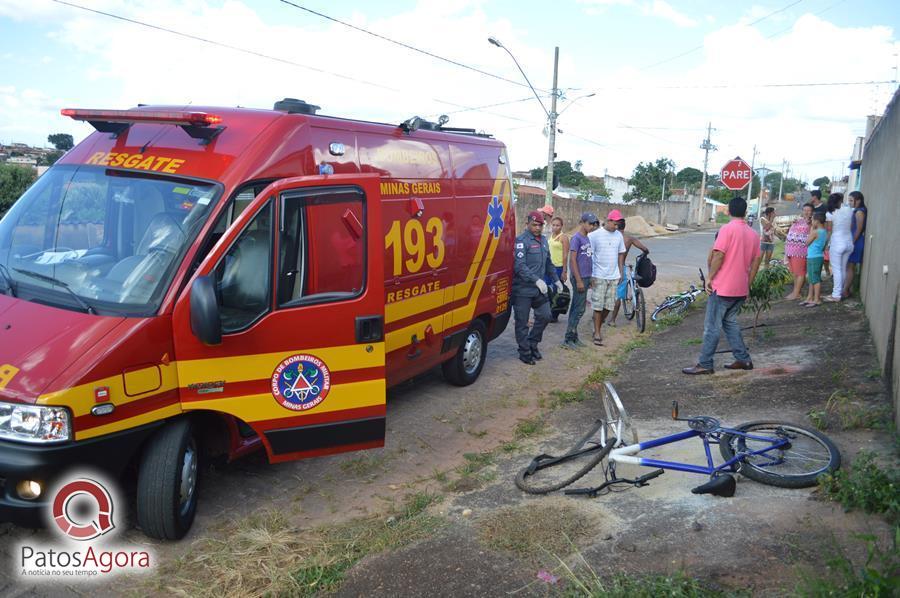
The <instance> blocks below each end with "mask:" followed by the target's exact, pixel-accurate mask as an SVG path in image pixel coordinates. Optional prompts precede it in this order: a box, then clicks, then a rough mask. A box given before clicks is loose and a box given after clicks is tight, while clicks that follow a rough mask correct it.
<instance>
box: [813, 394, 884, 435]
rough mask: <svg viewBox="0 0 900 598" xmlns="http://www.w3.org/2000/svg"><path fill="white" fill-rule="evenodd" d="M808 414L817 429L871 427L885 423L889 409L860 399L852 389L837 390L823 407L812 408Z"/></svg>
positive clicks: (882, 425) (879, 426)
mask: <svg viewBox="0 0 900 598" xmlns="http://www.w3.org/2000/svg"><path fill="white" fill-rule="evenodd" d="M808 415H809V419H810V420H811V421H812V423H813V425H814V426H815V427H816V428H818V429H819V430H828V429H838V430H856V429H860V428H864V429H872V428H881V427H884V426H885V425H887V423H888V422H889V421H890V417H891V409H890V407H889V406H887V405H873V404H871V403H866V402H864V401H860V400H859V399H857V397H856V394H855V393H853V392H852V391H843V390H837V391H835V392H833V393H832V394H831V396H830V397H828V401H827V402H826V403H825V407H824V408H823V409H814V410H812V411H810V412H809V413H808Z"/></svg>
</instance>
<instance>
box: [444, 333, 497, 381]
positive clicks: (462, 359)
mask: <svg viewBox="0 0 900 598" xmlns="http://www.w3.org/2000/svg"><path fill="white" fill-rule="evenodd" d="M487 345H488V341H487V328H486V327H485V325H484V322H482V321H481V320H475V321H473V322H472V325H471V326H469V329H468V330H466V334H465V336H464V337H463V342H462V344H461V345H460V346H459V349H458V350H457V351H456V354H455V355H454V356H453V357H451V358H450V359H448V360H447V361H445V362H444V363H442V364H441V370H442V371H443V372H444V378H446V379H447V381H448V382H449V383H450V384H453V385H454V386H468V385H470V384H472V383H473V382H475V381H476V380H478V376H480V375H481V370H483V369H484V362H485V360H487ZM476 352H477V360H476V359H474V358H475V357H476V355H475V353H476Z"/></svg>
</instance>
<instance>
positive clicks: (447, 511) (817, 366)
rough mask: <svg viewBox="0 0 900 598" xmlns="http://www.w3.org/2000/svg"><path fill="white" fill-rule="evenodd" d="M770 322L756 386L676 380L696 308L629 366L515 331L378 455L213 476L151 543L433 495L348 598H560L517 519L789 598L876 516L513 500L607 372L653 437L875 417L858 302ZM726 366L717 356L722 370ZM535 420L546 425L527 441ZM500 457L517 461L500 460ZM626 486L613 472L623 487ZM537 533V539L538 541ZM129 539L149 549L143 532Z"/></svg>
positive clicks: (421, 396) (683, 497) (630, 335)
mask: <svg viewBox="0 0 900 598" xmlns="http://www.w3.org/2000/svg"><path fill="white" fill-rule="evenodd" d="M684 286H685V281H682V280H674V279H660V280H659V281H658V282H657V284H656V285H654V287H652V288H651V289H648V290H649V291H650V293H648V295H649V300H650V306H651V307H652V306H653V305H655V303H656V302H657V301H659V300H660V299H661V298H662V297H663V296H664V295H665V294H667V293H669V292H672V291H673V290H674V289H676V288H678V289H680V288H682V287H684ZM763 320H764V321H765V322H766V323H767V325H768V326H767V327H766V328H764V329H761V331H760V334H759V337H758V338H757V339H755V340H753V339H750V338H749V337H748V341H749V343H748V344H750V347H751V353H752V354H753V359H754V363H755V364H756V369H755V370H754V371H752V372H728V371H727V370H720V371H717V373H716V374H715V375H714V376H710V377H701V378H688V377H686V376H683V375H682V374H681V373H680V369H681V368H682V367H684V366H687V365H692V364H693V363H694V361H695V360H696V353H697V350H698V346H697V345H696V344H695V343H696V340H697V339H698V338H699V337H700V336H701V334H702V313H701V311H700V310H694V311H693V312H691V313H689V315H688V317H687V318H686V319H685V321H684V322H683V323H681V324H680V325H678V326H674V327H671V328H669V329H666V330H664V331H662V332H655V333H653V334H652V335H650V331H649V330H648V333H647V335H644V336H649V337H650V338H651V339H652V340H651V341H650V343H649V346H644V347H640V348H637V349H635V350H634V351H632V352H630V353H629V354H628V356H627V359H625V360H624V362H622V361H620V360H619V359H618V355H619V354H620V353H621V352H622V350H623V348H625V347H626V346H627V345H628V344H629V343H631V346H634V342H633V341H634V339H635V338H637V337H638V334H637V332H636V330H635V328H634V326H633V325H631V324H627V325H626V323H624V322H623V319H622V318H621V316H620V322H619V326H618V327H617V328H615V329H609V330H607V342H606V343H605V344H606V346H605V347H603V348H599V349H598V348H596V347H593V346H589V347H586V348H584V349H581V350H578V351H568V350H564V349H562V348H559V347H558V344H559V342H560V341H561V338H562V335H563V333H564V329H565V323H564V318H563V320H562V321H561V322H560V323H557V324H551V325H550V326H549V327H548V330H547V334H546V335H545V340H544V343H543V344H542V350H543V353H544V355H545V358H544V360H543V361H542V362H540V364H539V365H538V366H534V367H530V366H526V365H524V364H520V363H519V362H518V360H517V359H516V357H515V345H514V340H513V338H512V337H513V335H512V326H511V325H510V327H509V328H508V330H507V331H506V333H504V335H502V336H501V337H500V338H499V339H497V341H495V342H494V343H492V344H491V345H490V346H489V349H488V362H487V366H486V368H485V371H484V374H483V375H482V377H481V378H480V379H479V380H478V382H476V383H475V384H474V385H472V386H470V387H468V388H466V389H456V388H453V387H449V386H448V385H446V384H445V383H444V382H443V380H441V379H440V375H439V374H430V375H428V376H423V377H420V378H418V379H416V380H413V381H410V382H408V383H406V384H403V385H401V386H400V387H397V388H394V389H392V390H391V391H390V392H389V397H388V431H387V444H386V446H385V448H383V449H379V450H373V451H368V452H365V453H357V454H346V455H337V456H334V457H327V458H321V459H313V460H308V461H302V462H298V463H287V464H280V465H274V466H271V465H267V464H266V463H265V459H264V457H263V456H262V455H257V456H253V457H250V458H247V459H244V460H242V461H238V462H236V463H234V464H231V465H227V466H223V467H219V468H217V469H215V470H213V471H210V472H208V473H207V475H206V476H205V478H204V480H203V495H202V498H201V504H200V510H199V511H198V517H197V521H196V523H195V525H194V528H193V529H192V531H191V533H190V535H189V536H188V537H187V538H186V539H185V540H184V541H182V542H179V543H174V544H159V543H153V542H149V544H150V545H151V546H152V547H153V548H154V549H155V551H156V553H157V555H158V556H159V557H161V559H162V560H163V561H165V562H170V561H172V560H174V559H177V558H178V557H180V556H183V555H185V554H189V553H191V552H192V551H193V550H195V548H196V547H197V546H198V544H197V542H198V541H203V540H204V539H208V538H223V537H224V536H226V535H227V534H228V533H229V532H230V530H231V529H232V526H233V523H234V522H236V521H241V520H243V519H245V518H247V517H248V516H250V515H253V514H255V513H258V512H260V511H262V510H271V511H278V512H280V513H282V514H284V515H285V516H286V517H287V518H288V520H289V521H290V523H291V525H294V526H296V527H297V528H298V529H301V530H305V529H312V528H316V527H319V526H322V525H331V524H335V525H339V524H342V523H344V522H347V521H350V520H354V519H356V518H360V517H364V516H369V515H373V514H382V513H387V512H388V511H389V510H390V509H391V508H392V507H394V506H396V505H397V504H398V503H399V502H400V501H402V500H403V498H404V497H405V496H407V495H409V494H410V493H415V492H429V493H435V494H438V495H440V496H441V497H442V498H443V500H442V502H440V503H439V504H438V505H436V506H434V507H431V509H429V510H430V511H431V512H433V513H434V514H435V515H436V516H439V517H441V518H443V519H444V520H445V521H446V523H447V525H445V526H443V527H442V528H441V529H442V531H440V532H439V533H435V534H434V535H432V536H431V537H428V538H426V539H425V540H423V541H420V542H417V543H415V544H412V545H409V546H403V547H400V548H394V549H392V550H388V551H382V552H380V553H377V554H372V555H371V556H369V557H367V558H364V559H363V560H361V561H360V562H359V563H358V564H356V565H355V566H353V567H351V568H350V569H349V570H348V571H347V572H346V574H345V575H344V579H343V582H342V583H341V584H340V586H339V588H338V590H337V593H338V594H339V595H345V596H419V595H425V594H429V595H439V596H445V595H446V596H450V595H453V596H460V595H479V596H487V595H504V594H507V593H508V592H511V591H516V592H517V593H519V594H522V595H545V594H546V592H547V591H548V589H550V588H548V587H547V586H546V584H544V582H539V581H536V574H537V571H538V569H539V568H542V567H546V566H548V565H547V564H546V563H547V559H548V558H550V554H549V553H548V552H547V551H539V554H537V555H535V554H524V553H522V552H521V551H517V550H516V549H510V548H508V546H509V545H510V544H509V543H506V544H504V542H502V540H503V534H504V533H505V532H504V531H503V528H502V526H500V527H499V528H496V529H499V531H496V529H495V532H494V536H490V535H486V534H485V531H484V530H485V529H488V528H490V527H491V526H490V525H489V524H491V522H492V521H494V520H496V519H497V518H499V517H501V516H506V515H509V514H511V513H515V512H516V510H517V509H519V510H525V511H534V512H538V511H540V512H541V513H544V514H545V515H546V514H547V513H549V514H550V515H546V516H547V517H549V519H553V518H554V517H556V518H557V519H562V520H565V521H569V520H572V521H578V522H580V524H579V526H578V527H577V529H574V530H573V535H572V542H571V543H566V544H563V545H562V546H561V547H560V546H559V544H558V542H559V538H558V537H554V538H546V544H547V545H548V546H555V547H556V548H555V549H554V552H553V555H555V556H558V557H560V558H562V559H565V560H569V561H571V559H572V558H573V555H575V554H580V555H581V556H582V557H583V558H584V559H585V560H586V561H587V562H588V563H590V564H591V566H592V567H594V568H595V569H596V570H597V571H598V572H602V573H605V572H609V571H625V572H648V571H660V572H671V571H676V570H684V571H686V572H687V573H688V574H690V575H693V576H698V577H701V578H704V579H707V580H712V581H714V582H716V583H718V584H721V585H723V586H726V587H730V588H741V587H748V588H752V589H754V590H755V591H758V592H760V593H768V592H772V593H781V592H785V591H787V590H789V589H790V588H792V587H793V583H794V581H795V580H796V576H797V572H798V570H799V568H802V567H806V566H808V567H819V566H821V563H822V562H823V559H824V558H826V556H827V555H828V549H829V547H830V546H833V545H834V543H835V542H843V541H844V540H847V541H848V544H849V543H850V542H849V538H850V536H851V534H852V533H854V532H858V531H874V532H875V533H878V534H879V535H884V534H886V533H887V532H888V528H887V526H886V525H885V524H884V523H883V522H881V521H880V520H879V519H878V518H869V517H863V516H860V515H858V514H854V513H849V514H845V513H843V512H842V510H841V508H840V507H839V506H836V505H835V504H833V503H829V502H825V501H821V500H818V499H817V498H816V495H815V493H814V492H813V491H811V490H783V489H778V488H772V487H768V486H763V485H761V484H757V483H755V482H751V481H748V480H743V479H741V480H739V484H738V490H737V494H736V495H735V497H734V498H731V499H722V498H713V497H709V496H696V495H693V494H691V493H690V488H692V487H693V486H695V485H698V484H700V483H702V482H703V481H704V480H703V479H701V478H700V476H691V475H689V474H680V473H677V472H668V473H666V474H665V475H663V476H661V477H660V478H657V479H655V480H654V481H653V482H651V485H650V486H648V487H645V488H642V489H630V490H628V491H627V492H622V493H617V494H613V495H609V496H605V497H601V498H597V499H585V498H575V497H565V496H562V495H550V496H547V497H532V496H529V495H525V494H524V493H522V492H520V491H519V490H518V489H517V488H516V487H515V486H514V484H513V478H514V476H515V472H516V471H517V470H518V469H520V468H521V467H522V466H524V465H525V464H526V463H527V462H528V461H529V460H530V457H531V455H533V454H535V453H537V452H553V451H559V450H560V449H562V448H564V447H565V446H567V445H568V444H571V442H572V439H573V438H574V437H575V436H576V435H578V434H579V433H580V432H581V431H582V430H584V429H585V427H586V425H587V424H588V423H589V422H591V421H593V420H594V419H595V418H596V417H598V416H599V411H598V409H599V408H600V405H599V402H598V401H597V400H596V399H595V398H589V399H587V400H584V401H582V402H573V403H569V404H566V405H564V406H562V407H559V408H557V409H550V407H549V406H548V401H549V400H550V399H552V398H553V396H552V394H551V393H552V392H553V391H572V390H574V389H576V388H578V387H579V386H581V384H582V382H583V381H584V380H585V379H586V378H587V377H588V376H589V375H590V374H591V373H593V372H595V371H596V370H597V369H598V368H607V369H606V370H605V373H607V374H610V375H612V374H615V375H614V376H613V377H612V378H611V379H612V381H613V383H614V384H615V385H616V388H617V389H618V391H619V394H620V395H621V397H622V399H623V401H624V403H625V405H626V407H627V408H628V409H629V411H630V412H631V413H632V415H633V417H634V419H635V421H636V423H637V426H638V428H639V431H640V433H641V437H642V438H649V437H652V436H654V435H657V434H665V433H672V432H677V431H681V430H683V429H684V428H683V426H682V425H680V424H679V423H678V422H673V421H671V420H670V419H669V410H670V405H671V401H672V400H673V399H677V400H678V401H679V402H680V404H681V409H682V413H683V414H697V413H704V414H709V415H714V416H716V417H719V418H720V419H722V420H723V422H727V423H739V422H743V421H749V420H753V419H760V418H763V417H770V416H771V417H777V418H779V419H783V420H787V421H794V422H797V423H802V424H807V425H809V419H808V418H807V416H806V414H807V412H808V411H809V410H810V409H814V408H818V409H821V408H822V407H823V406H824V403H825V402H826V400H827V399H828V397H829V396H830V395H831V393H832V392H833V391H834V390H836V389H846V388H850V389H854V390H855V391H856V392H857V394H858V396H860V397H861V398H863V399H864V400H866V401H869V402H871V403H872V404H876V403H877V404H882V403H884V402H885V401H886V395H885V392H884V389H883V388H882V386H881V382H880V381H879V380H872V379H871V377H868V376H866V372H871V370H872V369H873V368H877V362H876V359H875V356H874V349H873V347H872V345H871V342H870V341H869V335H868V330H867V327H866V322H865V318H864V315H863V313H862V311H861V310H860V309H859V308H858V305H857V304H855V303H853V302H850V303H845V304H840V305H829V306H823V307H821V308H818V309H816V310H803V309H801V308H798V307H796V306H795V305H791V304H787V303H781V304H778V305H776V307H775V310H774V311H773V312H772V313H770V314H766V315H765V316H764V317H763ZM588 330H589V328H588V323H587V320H586V319H585V320H584V321H583V322H582V330H581V335H582V337H583V338H590V333H589V332H588ZM727 357H730V356H727V355H723V356H720V358H719V359H717V366H720V367H721V365H722V364H723V363H724V362H725V361H724V360H725V359H726V358H727ZM536 418H542V419H541V420H540V421H542V422H543V424H544V425H543V426H537V425H535V426H534V429H533V430H532V429H531V427H530V426H531V424H532V423H533V422H535V421H538V420H537V419H536ZM829 435H831V437H832V438H833V440H835V442H836V443H837V444H838V446H839V447H840V449H841V451H842V453H843V455H844V459H845V462H849V461H850V460H851V459H852V456H853V455H854V454H855V453H856V452H857V451H858V450H859V449H861V448H867V449H871V450H879V451H887V450H889V446H890V438H889V437H888V435H887V434H886V433H882V432H872V431H861V430H853V431H849V432H836V433H832V432H829ZM501 446H505V447H506V448H507V449H508V450H499V447H501ZM683 446H685V445H678V447H679V448H678V449H677V450H676V452H675V453H672V452H668V453H666V455H667V456H677V457H684V458H691V457H693V458H698V459H699V458H702V450H700V452H698V449H697V447H695V446H691V447H686V448H681V447H683ZM484 453H490V454H491V455H492V457H491V459H490V461H489V462H488V463H487V464H486V465H485V466H484V467H482V468H481V469H480V470H479V471H478V475H472V476H468V475H464V474H460V471H461V467H465V466H466V465H467V464H469V463H470V461H471V456H472V455H473V454H474V455H478V454H484ZM599 471H600V470H599V468H598V469H597V470H596V471H595V472H592V473H591V474H589V475H588V476H587V477H586V478H585V479H584V481H585V485H587V484H588V483H590V482H597V480H598V478H597V476H598V475H602V474H599V473H598V472H599ZM630 473H631V472H630V471H629V470H627V469H625V468H622V469H621V470H620V474H622V475H629V474H630ZM601 481H602V480H601ZM548 507H549V508H548ZM549 519H548V521H549ZM557 523H558V522H557ZM547 529H556V528H555V527H553V526H548V528H547ZM42 533H43V532H31V531H27V530H20V529H15V528H11V527H9V526H0V562H3V563H10V562H11V559H12V555H11V552H10V551H11V550H12V546H13V544H14V543H15V542H16V541H19V540H22V539H23V538H28V537H30V536H32V535H33V534H42ZM536 533H537V534H538V535H540V529H538V530H537V531H536ZM557 536H558V535H557ZM498 539H499V540H501V541H499V542H498V541H497V540H498ZM122 540H123V541H124V542H129V543H131V542H133V543H138V544H145V545H146V544H148V540H147V539H146V538H144V537H143V536H142V535H141V534H140V532H139V531H138V530H135V529H131V530H129V531H127V532H126V533H125V534H124V536H123V538H122ZM539 540H540V538H539ZM539 544H540V542H539ZM498 546H499V547H498ZM504 546H506V547H504ZM553 560H554V559H553V558H550V563H551V564H552V563H553ZM760 563H762V564H763V566H762V567H760V566H759V565H760ZM10 574H11V571H9V570H8V569H7V568H5V567H4V569H3V570H0V594H2V595H29V596H30V595H60V594H66V593H75V594H80V593H82V592H83V588H62V587H54V588H48V587H46V586H39V587H30V586H23V585H21V584H17V583H15V582H14V581H13V579H12V578H11V575H10ZM132 588H133V586H132V584H131V582H130V581H127V580H126V581H122V582H120V583H118V584H117V585H116V586H113V587H105V588H96V589H94V590H92V591H91V593H92V594H95V595H114V594H118V593H121V592H126V591H129V590H131V591H135V590H133V589H132ZM138 592H139V593H142V591H141V590H138Z"/></svg>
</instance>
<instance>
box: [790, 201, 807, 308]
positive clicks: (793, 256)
mask: <svg viewBox="0 0 900 598" xmlns="http://www.w3.org/2000/svg"><path fill="white" fill-rule="evenodd" d="M812 213H813V205H812V204H811V203H808V204H806V205H804V206H803V214H802V215H801V216H800V217H799V218H797V219H796V220H794V223H793V224H791V228H790V230H788V234H787V238H786V239H785V243H784V256H785V257H786V258H787V261H788V266H790V268H791V273H792V274H793V275H794V290H793V291H791V294H790V295H788V296H787V297H785V299H790V300H794V299H799V298H800V291H801V290H802V289H803V281H804V280H805V279H806V238H807V237H808V236H809V223H810V220H812Z"/></svg>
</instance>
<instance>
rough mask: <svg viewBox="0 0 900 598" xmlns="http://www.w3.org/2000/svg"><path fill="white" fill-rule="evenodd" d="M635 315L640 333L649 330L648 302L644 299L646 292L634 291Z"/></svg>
mask: <svg viewBox="0 0 900 598" xmlns="http://www.w3.org/2000/svg"><path fill="white" fill-rule="evenodd" d="M634 313H635V314H636V315H637V317H636V318H635V320H636V322H635V324H637V329H638V332H644V330H646V328H647V301H646V300H645V299H644V291H642V290H641V289H639V288H638V289H635V290H634Z"/></svg>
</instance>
